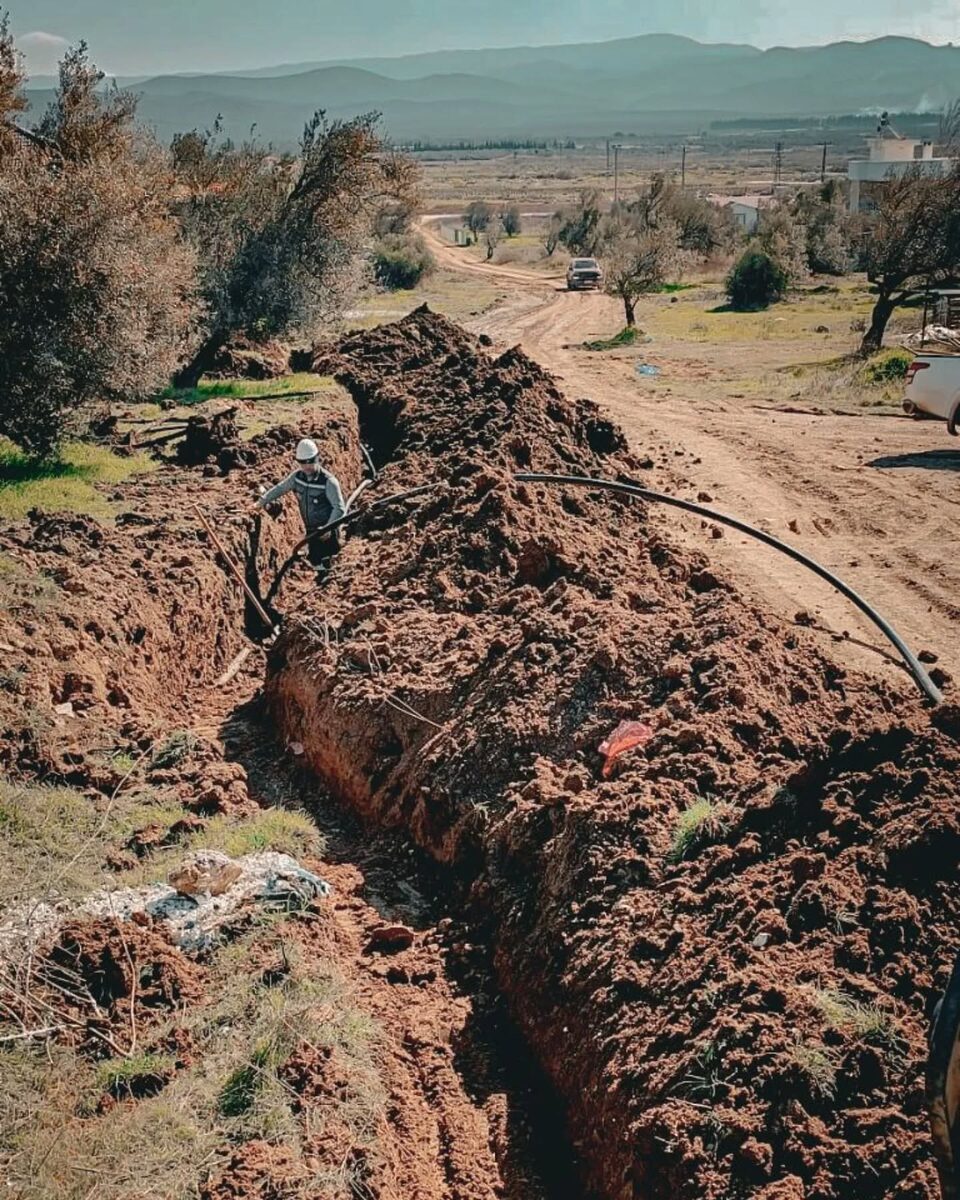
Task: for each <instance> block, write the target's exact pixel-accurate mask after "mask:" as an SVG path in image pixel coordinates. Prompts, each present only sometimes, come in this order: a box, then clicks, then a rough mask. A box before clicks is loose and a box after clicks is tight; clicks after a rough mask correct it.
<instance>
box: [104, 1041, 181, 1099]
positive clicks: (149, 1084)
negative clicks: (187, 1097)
mask: <svg viewBox="0 0 960 1200" xmlns="http://www.w3.org/2000/svg"><path fill="white" fill-rule="evenodd" d="M175 1066H176V1064H175V1062H174V1060H173V1059H172V1058H171V1057H170V1055H168V1054H152V1053H149V1052H147V1053H145V1054H132V1055H131V1056H130V1057H129V1058H111V1059H109V1060H108V1061H107V1062H104V1063H100V1065H99V1066H98V1067H97V1073H96V1083H97V1087H98V1088H100V1089H101V1090H102V1091H105V1092H111V1093H112V1094H113V1095H114V1096H117V1097H121V1098H126V1097H130V1096H133V1097H138V1098H139V1097H142V1096H144V1095H152V1094H154V1093H155V1092H158V1091H159V1090H160V1088H161V1087H163V1085H164V1083H166V1081H167V1080H168V1079H169V1078H170V1076H171V1075H172V1074H173V1072H174V1069H175Z"/></svg>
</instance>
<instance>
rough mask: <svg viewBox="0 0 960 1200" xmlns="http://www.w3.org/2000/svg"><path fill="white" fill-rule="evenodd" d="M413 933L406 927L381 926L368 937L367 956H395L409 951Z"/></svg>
mask: <svg viewBox="0 0 960 1200" xmlns="http://www.w3.org/2000/svg"><path fill="white" fill-rule="evenodd" d="M414 936H415V935H414V932H413V930H412V929H410V928H408V927H407V926H406V925H381V926H380V927H379V928H378V929H375V930H374V931H373V933H372V934H371V935H370V941H369V942H368V943H367V948H366V953H367V954H396V953H397V952H398V951H400V950H409V949H410V947H411V946H412V945H413V941H414Z"/></svg>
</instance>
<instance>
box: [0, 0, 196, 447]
mask: <svg viewBox="0 0 960 1200" xmlns="http://www.w3.org/2000/svg"><path fill="white" fill-rule="evenodd" d="M17 71H18V64H17V61H16V57H15V55H14V52H13V47H12V43H11V40H10V36H9V31H8V29H7V26H6V23H5V22H4V23H3V25H0V104H2V105H3V111H2V112H0V120H9V114H11V113H12V112H13V113H15V112H17V111H18V110H19V108H20V107H21V105H20V103H19V82H18V78H17ZM102 80H103V76H102V75H101V74H100V72H99V71H97V70H96V68H94V67H93V66H92V65H91V64H90V62H89V61H88V58H87V53H86V47H85V46H84V45H83V44H81V45H80V46H78V47H77V48H76V49H73V50H71V51H69V52H68V53H67V55H66V56H65V58H64V60H63V62H62V63H61V65H60V78H59V85H58V88H57V91H56V95H55V97H54V100H53V102H52V103H51V105H50V108H49V110H48V111H47V112H46V114H45V115H44V116H43V118H42V120H41V122H40V125H39V130H38V134H37V137H36V138H35V139H34V140H33V141H32V142H30V143H29V144H28V152H25V153H24V152H21V153H17V154H4V153H2V152H0V433H3V434H5V435H6V436H7V437H9V438H11V439H12V440H13V441H14V442H16V443H17V444H18V445H19V446H21V447H22V448H23V449H24V450H26V451H27V452H28V453H31V454H36V455H39V456H49V455H50V454H52V453H53V452H54V451H55V450H56V448H57V446H58V444H59V443H60V441H61V440H62V439H63V437H64V436H65V435H67V434H68V433H70V432H71V431H72V430H74V429H76V428H78V427H79V426H80V424H81V422H82V420H83V418H84V417H85V416H86V415H87V414H88V413H89V411H90V409H91V407H92V406H93V405H94V404H96V403H97V402H110V401H122V402H127V401H130V400H135V399H140V398H146V397H148V396H150V395H151V394H154V393H155V392H156V391H157V390H158V388H160V387H162V386H163V385H164V384H165V383H166V382H167V381H168V380H169V378H170V374H171V372H172V371H173V369H174V368H175V367H176V365H177V363H178V362H179V361H180V360H181V359H182V357H183V356H184V354H185V353H186V351H187V350H188V347H189V340H190V337H191V335H192V331H193V328H194V318H195V315H196V309H195V304H194V301H193V299H192V288H193V282H194V261H193V256H192V254H191V252H190V250H189V249H188V248H187V247H186V246H184V245H183V243H182V241H181V239H180V237H179V233H178V229H177V226H176V223H175V221H174V220H173V218H172V217H171V215H170V212H169V207H168V197H169V191H170V176H169V170H168V163H167V159H166V157H165V156H164V155H163V154H162V153H161V151H160V150H159V148H158V147H157V146H156V145H155V144H154V143H153V142H152V141H151V140H150V139H149V138H147V137H146V135H144V134H143V133H142V132H141V131H139V130H138V129H137V128H136V125H135V123H134V114H135V108H136V104H135V101H134V100H133V99H132V98H131V97H129V96H125V95H123V94H122V93H119V92H116V91H114V92H109V93H106V94H104V93H103V92H102V91H101V84H102ZM8 134H9V127H8ZM12 136H14V137H19V135H16V134H14V135H12ZM21 149H22V147H21Z"/></svg>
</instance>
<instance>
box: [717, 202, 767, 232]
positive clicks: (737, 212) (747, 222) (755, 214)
mask: <svg viewBox="0 0 960 1200" xmlns="http://www.w3.org/2000/svg"><path fill="white" fill-rule="evenodd" d="M707 199H708V200H709V201H710V203H711V204H715V205H716V206H717V208H726V209H729V211H730V215H731V216H732V217H733V223H734V225H736V227H737V228H738V229H742V230H743V232H744V233H756V232H757V226H758V225H759V224H760V212H761V210H762V209H764V208H766V207H768V206H769V205H771V204H773V202H774V197H773V196H708V197H707Z"/></svg>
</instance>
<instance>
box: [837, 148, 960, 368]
mask: <svg viewBox="0 0 960 1200" xmlns="http://www.w3.org/2000/svg"><path fill="white" fill-rule="evenodd" d="M860 260H861V265H862V267H863V269H864V270H865V271H866V273H867V279H868V280H869V281H870V283H872V284H873V285H874V287H875V288H876V290H877V298H876V302H875V304H874V307H873V313H872V314H871V317H870V324H869V326H868V327H867V330H866V332H865V333H864V335H863V340H862V342H861V344H860V353H861V354H863V355H868V354H872V353H874V352H875V351H877V350H879V349H880V347H881V345H882V344H883V335H884V332H885V331H886V328H887V323H888V322H889V320H890V317H891V316H892V315H893V313H894V310H895V309H896V308H897V306H898V305H900V304H902V303H903V302H904V301H905V300H906V299H908V298H909V296H910V295H911V294H913V293H914V292H916V291H917V290H918V289H920V288H922V287H928V286H931V285H936V284H938V283H945V282H953V281H954V280H955V279H956V276H957V274H958V273H960V169H954V170H953V171H951V172H949V173H948V174H946V175H942V176H936V175H924V174H922V173H921V171H920V169H919V168H913V169H911V170H910V171H908V172H907V174H905V175H903V176H901V177H900V178H891V179H887V180H886V181H885V182H884V183H883V184H882V185H881V186H880V187H879V188H878V190H877V199H876V211H875V213H874V214H873V215H872V216H870V217H868V218H867V220H866V222H865V224H864V227H863V230H862V232H861V237H860Z"/></svg>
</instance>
